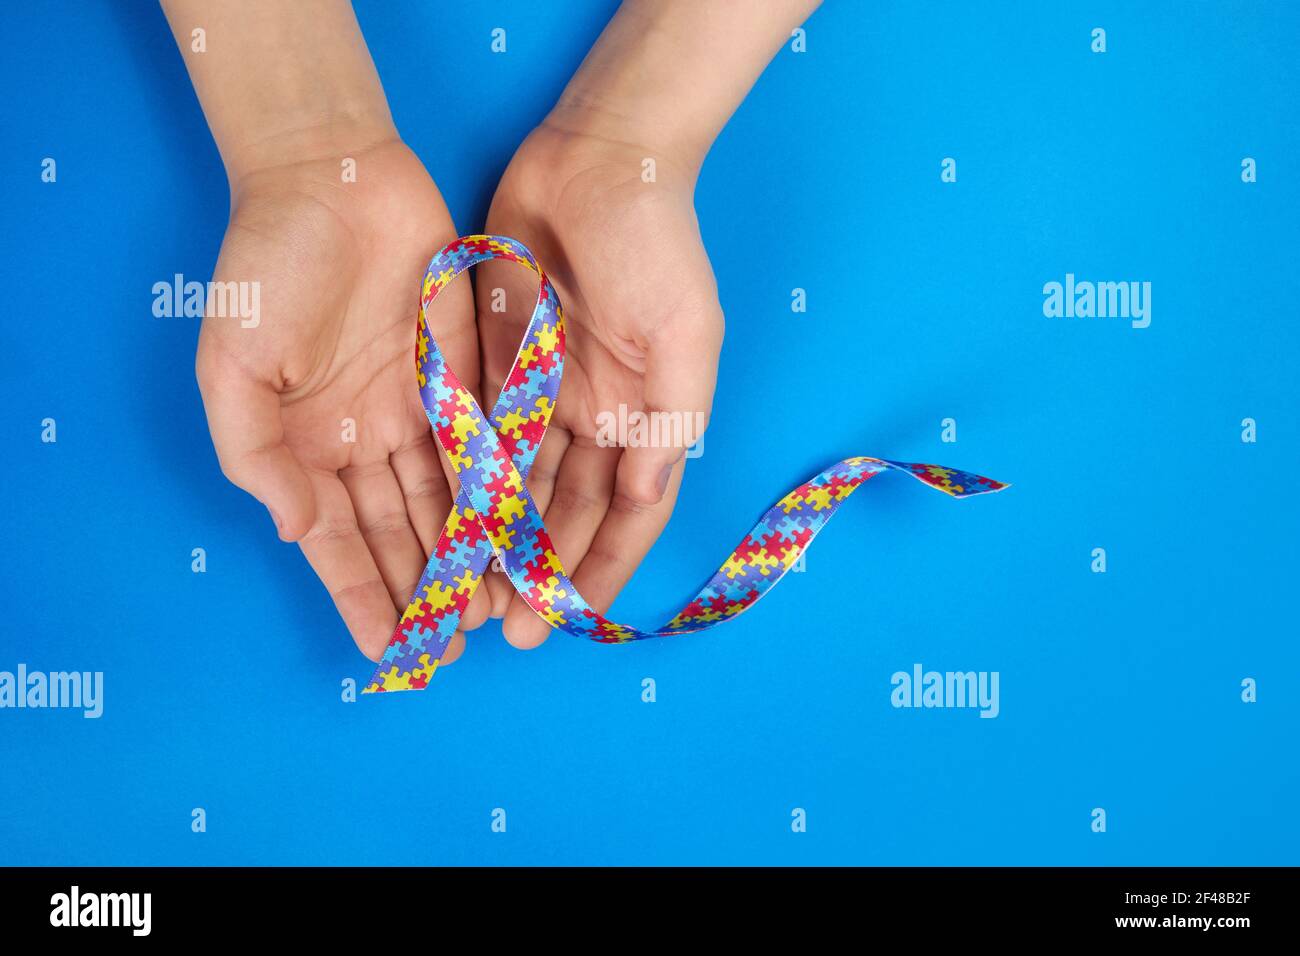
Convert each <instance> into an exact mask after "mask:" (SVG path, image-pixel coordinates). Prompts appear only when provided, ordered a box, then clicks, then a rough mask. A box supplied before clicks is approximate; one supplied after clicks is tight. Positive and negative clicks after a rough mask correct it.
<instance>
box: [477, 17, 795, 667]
mask: <svg viewBox="0 0 1300 956" xmlns="http://www.w3.org/2000/svg"><path fill="white" fill-rule="evenodd" d="M817 3H818V0H770V2H765V3H761V4H745V3H725V2H711V3H703V4H701V3H698V2H696V0H661V2H650V0H625V2H624V3H623V5H622V6H621V7H620V8H619V11H618V13H617V14H616V15H615V16H614V18H613V20H611V21H610V23H609V25H608V26H607V27H606V28H605V30H604V32H603V33H602V34H601V36H600V39H599V40H598V41H597V43H596V45H595V46H594V47H593V48H592V50H591V52H590V53H589V54H588V55H587V58H586V59H585V60H584V61H583V64H582V67H581V68H580V69H579V71H578V73H577V74H576V75H575V76H574V78H573V80H572V81H571V82H570V83H569V85H568V87H567V88H566V89H565V91H564V95H563V96H562V97H561V98H560V102H559V104H558V105H557V106H556V108H555V109H554V110H552V111H551V114H550V116H549V117H547V119H546V121H545V122H544V123H543V124H542V125H541V126H540V127H539V128H538V129H537V130H535V131H534V132H533V133H532V135H531V136H529V138H528V139H527V140H526V141H525V142H524V144H523V145H522V146H521V147H520V148H519V151H518V152H517V153H516V154H515V157H514V159H513V160H512V161H511V163H510V166H509V168H508V169H507V170H506V173H505V177H504V178H503V179H502V181H501V185H500V187H499V188H498V190H497V194H496V197H495V198H494V199H493V201H492V209H491V211H490V212H489V213H488V223H487V227H488V232H492V233H499V234H502V235H507V236H513V237H515V238H517V239H520V240H522V241H523V242H524V244H525V245H527V246H528V247H529V248H530V249H532V251H533V252H534V253H535V254H536V255H537V257H538V259H539V260H540V261H541V263H542V266H543V268H545V269H546V271H547V273H548V274H549V275H550V276H551V279H552V280H553V281H554V283H555V286H556V288H557V290H558V291H559V294H560V299H561V301H562V302H563V305H564V313H565V316H566V318H567V320H568V329H569V337H568V361H567V364H566V366H565V370H564V381H563V384H562V385H561V386H560V397H559V400H558V402H557V404H556V409H555V417H554V419H553V420H552V422H551V427H550V430H549V431H548V432H547V433H546V438H545V440H544V441H543V442H542V448H541V451H540V452H539V454H538V457H537V462H536V464H534V465H533V470H532V472H531V473H530V475H529V477H528V487H529V489H530V490H531V492H532V494H533V497H534V498H535V499H536V501H537V504H538V507H540V508H541V509H542V512H543V517H544V518H545V519H546V526H547V528H548V529H550V532H551V537H552V539H553V540H554V542H555V546H556V550H557V551H558V552H559V556H560V560H561V561H562V562H563V563H564V566H565V569H566V570H567V571H568V572H569V574H570V575H571V576H572V578H573V583H574V584H575V585H576V586H577V588H578V590H579V591H581V592H582V594H583V596H584V597H585V598H586V599H587V600H588V601H590V602H591V604H592V605H593V606H594V607H595V608H596V609H597V610H598V611H601V612H604V611H606V610H608V608H609V605H610V604H611V603H612V602H613V600H614V598H615V596H616V595H617V594H618V592H619V591H620V590H621V589H622V587H623V585H624V584H626V583H627V581H628V579H629V578H630V577H631V576H632V572H633V571H635V570H636V567H637V565H638V564H640V563H641V559H642V558H644V557H645V555H646V552H647V551H649V549H650V546H651V545H652V544H653V543H654V541H655V539H656V538H657V537H658V536H659V533H660V531H662V530H663V527H664V525H665V524H666V523H667V521H668V516H669V514H670V512H671V511H672V507H673V504H674V502H675V501H676V498H677V489H678V485H679V483H680V481H681V474H682V465H681V458H682V454H683V451H684V449H683V448H681V447H668V448H664V447H628V448H626V449H623V448H618V447H612V448H611V447H600V446H599V445H597V436H598V433H600V432H601V429H600V427H599V426H600V424H601V420H602V419H604V420H608V419H611V418H612V419H614V420H616V421H617V420H618V419H619V417H620V407H622V410H623V411H624V413H625V414H626V415H632V414H634V413H639V412H647V413H655V412H659V413H664V412H666V413H668V414H670V415H673V416H680V417H679V419H678V421H677V423H676V424H677V425H679V426H681V427H679V428H677V429H676V433H677V434H689V431H688V429H689V427H690V426H693V425H694V424H695V422H696V420H697V418H698V419H707V416H708V413H709V408H710V405H711V404H712V401H713V388H714V384H715V382H716V380H717V366H718V352H719V350H720V348H721V345H722V324H723V323H722V309H721V307H720V305H719V304H718V293H717V288H716V285H715V283H714V279H713V269H712V267H711V266H710V264H709V259H708V256H707V255H706V254H705V251H704V246H703V244H702V243H701V241H700V233H699V227H698V225H697V224H696V220H695V209H694V203H693V201H692V194H693V192H694V189H695V179H696V175H697V173H698V171H699V168H700V165H701V164H702V163H703V161H704V157H705V154H706V153H707V152H708V150H709V147H710V145H711V144H712V142H713V139H714V137H715V136H717V134H718V132H719V130H721V129H722V127H723V125H724V124H725V123H726V122H727V120H728V118H729V117H730V116H731V114H732V112H733V111H734V110H735V109H736V107H737V106H738V105H739V104H740V101H741V100H742V99H743V98H744V96H745V94H746V93H747V92H748V90H749V88H750V86H751V85H752V84H753V83H754V81H755V80H756V79H757V78H758V75H759V74H760V73H761V72H762V71H763V67H764V66H766V65H767V62H768V60H770V59H771V57H772V56H773V55H774V54H775V53H776V52H777V50H779V49H780V48H781V46H782V45H783V44H784V43H786V42H787V41H788V40H789V39H790V36H791V31H792V30H793V29H794V28H795V27H797V26H798V25H799V24H800V23H801V22H803V19H804V18H805V17H807V16H808V14H809V13H811V12H812V11H813V9H815V8H816V6H817ZM480 271H481V275H480V276H479V281H478V283H477V285H476V288H477V290H478V316H479V340H480V343H481V347H482V349H483V372H484V383H483V392H484V399H485V400H486V401H487V402H488V403H489V405H490V404H491V402H492V401H494V400H495V398H496V395H497V393H498V391H499V390H500V387H501V382H502V379H503V378H504V376H505V375H506V374H507V372H508V370H509V368H510V364H511V361H512V360H513V358H514V355H515V350H516V349H517V348H518V346H519V342H520V339H521V337H522V334H523V329H524V326H525V324H526V322H527V319H528V315H529V310H530V307H531V305H532V302H533V301H534V298H533V297H535V295H536V289H535V288H534V287H532V286H530V284H529V283H528V282H527V281H526V279H527V276H526V274H524V275H521V274H520V273H521V270H519V269H517V268H511V267H510V266H509V264H500V263H487V264H485V265H484V266H482V267H481V270H480ZM495 289H503V290H505V292H506V297H505V306H506V311H505V312H502V311H500V310H499V308H498V309H495V310H494V306H498V307H499V305H500V302H499V297H498V296H496V295H495V294H494V290H495ZM652 431H659V429H653V428H652ZM665 431H667V432H668V433H670V434H672V433H673V431H674V430H673V429H672V428H671V427H670V428H667V429H665ZM691 437H696V436H694V435H691ZM487 586H488V589H489V591H490V592H491V595H492V613H493V615H495V616H502V615H504V616H505V623H504V625H503V629H504V631H505V636H506V639H507V640H508V641H510V643H512V644H514V645H515V646H516V647H535V646H536V645H538V644H540V643H541V642H542V641H544V640H545V639H546V635H547V634H548V633H549V628H548V627H547V626H546V624H545V623H544V622H542V621H541V620H540V619H538V618H537V616H536V615H534V614H533V612H532V611H531V610H530V609H529V608H528V606H527V605H526V604H524V602H523V601H522V600H521V599H520V598H518V597H517V596H512V595H513V590H512V588H511V587H510V585H509V583H508V582H507V581H506V579H505V578H504V577H503V576H501V575H491V574H489V575H488V578H487Z"/></svg>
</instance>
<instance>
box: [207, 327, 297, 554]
mask: <svg viewBox="0 0 1300 956" xmlns="http://www.w3.org/2000/svg"><path fill="white" fill-rule="evenodd" d="M195 371H196V374H197V376H198V380H199V391H200V392H201V393H202V395H203V408H204V410H205V411H206V412H207V416H208V430H209V431H211V432H212V444H213V445H214V446H215V448H216V450H217V459H218V461H220V462H221V471H222V472H223V473H224V474H225V476H226V477H227V478H228V479H230V481H231V482H232V483H233V484H235V485H236V486H238V487H240V488H242V489H243V490H244V491H247V492H248V493H249V494H250V495H252V496H253V497H254V498H256V499H257V500H258V501H260V502H262V504H263V505H265V506H266V509H267V510H268V511H269V512H270V513H271V518H272V519H273V520H274V521H275V526H276V530H277V531H278V532H279V534H280V539H281V540H282V541H297V540H298V539H299V538H301V537H302V536H303V535H304V534H306V533H307V529H308V528H310V527H311V526H312V522H313V520H314V519H315V513H316V503H315V499H314V498H313V495H312V485H311V482H310V481H309V480H308V478H307V473H306V472H305V471H303V468H302V466H301V465H300V464H299V463H298V459H296V458H295V457H294V456H293V452H291V451H290V450H289V448H288V446H287V445H285V443H284V426H283V423H282V422H281V419H280V396H279V394H278V393H277V392H276V391H275V389H274V388H273V387H272V386H271V384H270V383H269V382H262V381H257V380H255V379H254V378H252V377H251V376H250V375H249V374H248V373H246V372H245V371H244V370H243V369H240V368H238V367H237V366H235V365H233V363H230V362H227V361H225V360H224V359H223V357H222V355H221V354H220V353H219V352H217V351H216V350H215V349H214V348H210V347H208V346H207V344H206V343H200V346H199V351H198V357H197V359H196V361H195Z"/></svg>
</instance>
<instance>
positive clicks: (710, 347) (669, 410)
mask: <svg viewBox="0 0 1300 956" xmlns="http://www.w3.org/2000/svg"><path fill="white" fill-rule="evenodd" d="M721 350H722V309H721V308H720V307H719V306H717V305H716V304H715V305H713V306H712V307H710V308H709V309H708V310H707V311H704V312H698V311H696V312H691V313H683V314H679V317H678V318H677V319H675V320H674V321H673V322H670V323H665V325H664V326H663V327H662V328H661V329H659V330H658V331H657V333H656V335H655V337H654V339H652V340H651V342H650V345H649V348H648V349H647V351H646V367H645V390H644V396H643V404H644V406H645V408H644V414H645V416H646V421H645V425H644V429H643V430H638V431H639V434H637V435H636V436H635V437H636V439H637V440H635V441H634V440H633V437H634V436H633V429H632V427H631V426H629V429H628V431H629V435H628V439H629V440H628V447H627V448H626V449H625V450H624V452H623V457H622V459H621V460H620V461H619V465H618V478H617V481H616V485H615V491H616V492H617V493H618V494H621V495H623V496H624V497H626V498H628V499H630V500H632V501H634V502H638V503H640V504H646V505H653V504H657V503H658V502H659V501H661V500H662V499H663V496H664V492H665V490H666V489H667V487H668V479H669V476H670V475H671V473H672V470H673V466H674V465H676V464H677V462H678V461H680V460H681V458H682V456H683V455H684V454H685V452H686V448H687V447H688V446H689V445H692V444H694V443H695V442H697V441H698V440H699V439H700V438H701V437H703V434H704V429H705V428H706V427H707V426H708V422H709V411H710V409H711V408H712V405H713V390H714V387H715V386H716V385H717V381H718V354H719V353H720V352H721ZM642 437H644V440H641V439H642Z"/></svg>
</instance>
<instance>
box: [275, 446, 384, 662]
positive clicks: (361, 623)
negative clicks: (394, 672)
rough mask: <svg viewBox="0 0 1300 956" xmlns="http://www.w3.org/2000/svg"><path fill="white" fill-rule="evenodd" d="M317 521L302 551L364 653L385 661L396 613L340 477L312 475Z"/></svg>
mask: <svg viewBox="0 0 1300 956" xmlns="http://www.w3.org/2000/svg"><path fill="white" fill-rule="evenodd" d="M308 477H309V479H310V480H311V483H312V491H313V493H314V495H315V497H316V520H315V522H314V523H313V524H312V526H311V528H310V529H309V530H308V531H307V533H306V534H305V535H303V537H302V540H301V541H299V542H298V546H299V547H301V548H302V553H303V554H304V555H306V557H307V560H308V562H309V563H310V564H311V566H312V569H313V570H314V571H315V572H316V576H317V577H319V578H320V579H321V583H322V584H324V585H325V589H326V590H327V591H329V594H330V597H331V598H333V599H334V606H335V607H336V608H338V612H339V616H340V617H341V618H343V623H344V624H346V625H347V627H348V631H350V632H351V634H352V639H353V640H354V641H356V642H357V647H358V648H360V650H361V653H363V654H365V655H366V656H367V657H369V658H370V659H371V660H372V661H377V660H379V659H380V657H382V656H383V653H384V648H385V647H387V646H388V640H389V638H391V637H392V635H393V629H394V628H395V627H396V626H397V611H396V610H395V609H394V607H393V598H392V595H391V594H390V593H389V590H388V586H387V585H386V584H384V579H383V577H382V576H381V575H380V573H379V567H378V566H377V565H376V564H375V559H374V557H373V556H372V555H371V553H370V549H369V548H368V547H366V542H365V539H363V538H362V537H361V529H360V527H359V526H358V525H357V516H356V514H355V512H354V511H353V510H352V500H351V498H350V497H349V496H348V490H347V489H346V488H345V487H344V486H343V482H342V481H340V480H339V478H338V476H337V475H334V474H331V473H328V472H322V471H311V472H309V473H308Z"/></svg>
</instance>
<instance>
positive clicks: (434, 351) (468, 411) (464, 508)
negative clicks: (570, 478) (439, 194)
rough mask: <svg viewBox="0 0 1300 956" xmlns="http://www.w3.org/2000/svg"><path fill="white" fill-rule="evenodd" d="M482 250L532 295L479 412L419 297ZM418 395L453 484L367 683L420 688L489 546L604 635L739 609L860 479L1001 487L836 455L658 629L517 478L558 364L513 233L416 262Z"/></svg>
mask: <svg viewBox="0 0 1300 956" xmlns="http://www.w3.org/2000/svg"><path fill="white" fill-rule="evenodd" d="M488 259H509V260H511V261H513V262H517V263H519V264H520V265H523V266H525V267H527V268H529V269H531V270H532V271H533V272H534V273H536V274H537V277H538V280H539V282H538V293H537V305H536V307H535V308H534V310H533V315H532V319H531V320H530V322H529V324H528V329H527V331H526V332H525V334H524V340H523V343H522V344H521V345H520V347H519V353H518V354H517V355H516V356H515V362H514V366H513V367H512V368H511V370H510V375H509V377H508V378H507V379H506V382H505V385H504V386H502V389H501V394H500V395H499V396H497V400H496V404H495V405H493V406H492V411H491V413H490V415H484V414H483V411H482V409H480V408H479V406H478V404H477V403H476V402H475V400H474V397H473V396H472V395H470V393H469V392H468V391H467V390H466V389H465V387H464V386H463V385H461V383H460V380H459V379H458V378H457V377H456V374H455V372H453V371H452V370H451V369H450V368H449V367H448V366H447V363H446V361H445V360H444V358H443V355H442V353H441V351H440V350H439V349H438V344H437V342H435V341H434V340H433V337H432V335H430V334H429V331H428V328H427V323H426V322H425V310H426V309H427V308H428V306H429V303H431V302H432V301H433V299H434V298H435V297H436V296H437V295H438V293H439V292H440V291H441V290H442V289H443V288H444V287H446V286H447V284H448V283H450V282H451V281H452V280H453V279H455V278H456V276H458V275H460V274H461V273H462V272H464V271H465V270H466V269H468V268H470V267H471V266H473V265H476V264H477V263H480V262H484V261H486V260H488ZM416 368H417V370H418V378H419V383H420V397H421V399H422V400H423V402H424V408H425V412H426V413H427V414H428V417H429V422H430V424H431V425H432V426H433V432H434V435H435V436H436V437H437V439H438V442H439V443H440V444H441V445H442V447H443V449H444V450H445V451H446V453H447V457H448V458H449V459H450V461H451V464H452V467H453V468H454V469H455V471H456V474H457V475H458V476H459V479H460V492H459V495H458V496H457V498H456V502H455V504H454V505H453V507H452V510H451V513H450V514H449V515H448V516H447V523H446V524H445V525H444V526H443V529H442V534H441V535H440V536H439V538H438V542H437V544H436V545H435V546H434V549H433V553H432V554H431V555H430V556H429V563H428V566H427V567H426V568H425V569H424V574H423V575H422V576H421V578H420V583H419V584H418V585H417V586H416V589H415V594H414V595H413V596H412V598H411V603H410V604H409V605H408V606H407V608H406V611H405V613H403V614H402V619H401V621H400V622H399V623H398V625H397V628H396V630H395V631H394V632H393V636H392V639H391V641H390V642H389V645H388V648H387V650H386V652H385V653H384V657H383V660H382V661H381V662H380V664H379V667H378V669H377V670H376V671H375V673H374V676H373V677H371V679H370V682H369V684H368V685H367V687H366V689H365V692H366V693H375V692H381V691H394V690H422V689H423V688H424V687H425V686H426V685H427V684H428V682H429V678H430V677H431V676H432V675H433V672H434V670H435V668H437V666H438V662H439V660H440V658H441V656H442V653H443V650H444V649H445V648H446V647H447V642H448V641H450V640H451V637H452V635H453V634H455V633H456V628H457V626H458V625H459V623H460V616H461V614H462V613H463V612H464V610H465V608H466V606H467V605H468V604H469V600H470V597H471V596H472V595H473V594H474V589H475V588H477V587H478V584H479V581H480V579H481V577H482V575H483V573H484V572H485V571H486V570H487V568H488V564H489V562H491V560H492V556H493V554H495V555H496V556H497V557H498V558H499V559H500V562H501V567H502V569H503V570H504V571H505V573H506V574H507V575H508V576H509V578H510V581H511V583H512V584H513V585H514V588H515V590H516V591H518V592H519V594H520V596H521V597H522V598H523V599H524V601H525V602H527V604H528V606H529V607H531V608H532V609H533V610H534V611H535V612H536V613H537V615H538V616H539V617H541V618H542V619H543V620H544V621H546V623H548V624H550V625H551V626H552V627H554V628H558V629H560V630H562V631H566V632H568V633H569V634H573V635H575V636H577V637H585V638H587V639H589V640H593V641H598V642H600V643H603V644H623V643H626V642H628V641H637V640H641V639H643V638H647V637H671V636H673V635H678V634H689V633H692V632H695V631H703V630H706V629H708V628H710V627H713V626H714V625H716V624H720V623H722V622H723V621H728V620H730V619H731V618H733V617H736V616H737V615H739V614H741V613H742V612H743V611H745V609H747V608H748V607H750V606H751V605H752V604H753V603H754V602H755V601H757V600H758V599H759V598H760V597H762V596H763V595H764V594H765V593H767V591H768V590H770V589H771V588H772V586H773V585H775V584H776V582H777V581H779V580H781V578H782V576H783V575H784V574H785V573H786V571H788V570H789V569H790V568H791V567H792V566H793V565H794V563H795V561H796V560H797V559H798V557H799V555H800V554H802V553H803V551H804V549H805V548H807V547H808V544H809V543H810V542H811V541H812V539H813V537H814V536H816V534H817V532H818V531H820V530H821V529H822V528H823V527H825V526H826V523H827V522H828V521H829V520H830V518H831V515H833V514H834V513H835V511H836V509H838V508H839V506H840V504H841V503H842V502H843V501H844V500H845V499H846V498H848V496H849V495H851V494H852V493H853V492H854V490H855V489H857V488H858V487H859V486H860V485H862V483H863V482H865V481H866V480H867V479H868V478H871V477H873V476H875V475H878V474H880V473H881V472H883V471H887V470H891V469H892V470H896V471H902V472H905V473H907V474H909V475H911V476H912V477H914V478H917V479H919V480H920V481H923V482H925V483H926V484H927V485H930V486H931V487H932V488H937V489H938V490H939V491H942V492H943V493H944V494H947V495H951V496H952V497H954V498H968V497H970V496H971V495H981V494H986V493H988V492H992V491H1001V490H1002V489H1003V488H1005V487H1007V486H1006V485H1005V484H1003V483H1002V482H998V481H993V480H992V479H989V478H981V477H980V476H979V475H973V474H970V473H969V472H965V471H957V470H955V469H952V468H941V467H939V466H938V465H919V464H907V463H904V462H897V461H886V460H884V459H880V458H847V459H845V460H844V461H839V462H836V463H835V464H833V465H831V466H829V467H828V468H826V469H825V470H823V471H822V472H821V473H819V474H817V475H814V476H813V477H812V478H810V479H809V480H808V481H806V482H804V483H803V484H802V485H800V486H799V487H798V488H795V489H794V490H793V491H791V492H790V493H789V494H787V495H786V496H785V497H784V498H782V499H781V500H780V501H778V502H777V503H776V504H775V505H773V506H772V507H771V508H770V509H769V510H768V511H767V513H766V514H764V515H763V517H762V518H761V519H759V522H758V524H757V525H755V526H754V528H753V530H752V531H750V533H749V534H748V535H746V536H745V539H744V540H743V541H741V542H740V545H739V546H738V547H737V548H736V550H735V551H733V552H732V553H731V555H730V557H728V558H727V560H726V561H725V562H723V564H722V567H720V568H719V569H718V571H717V573H716V574H714V575H713V577H712V578H710V579H709V581H708V583H707V584H705V585H704V587H703V588H702V589H701V590H700V592H699V594H697V595H696V596H695V597H694V598H693V599H692V600H691V601H690V603H688V604H687V605H686V606H685V607H684V608H682V609H681V611H679V612H678V613H677V615H676V616H675V617H673V618H672V620H670V621H669V622H668V623H667V624H664V625H663V626H662V627H660V628H659V629H658V630H654V631H642V630H638V629H636V628H634V627H628V626H627V625H625V624H618V623H615V622H614V621H611V620H609V619H608V618H606V617H605V616H604V615H602V614H600V613H599V612H597V611H596V610H595V609H594V608H593V607H591V605H590V604H588V603H587V602H586V601H585V600H584V599H583V597H582V595H581V594H579V593H578V591H577V589H576V588H575V587H574V586H573V582H572V581H571V580H570V579H569V575H568V574H567V573H566V572H565V570H564V568H563V567H562V566H561V564H560V559H559V557H558V556H557V555H556V553H555V548H554V546H553V545H552V544H551V539H550V535H548V534H547V531H546V526H545V525H544V524H543V523H542V517H541V514H540V512H539V511H538V510H537V506H536V505H535V504H534V503H533V499H532V497H531V496H530V495H529V493H528V489H527V488H526V487H525V484H524V479H525V478H526V477H527V476H528V471H529V469H530V468H531V467H532V465H533V460H534V459H535V458H536V456H537V451H538V448H539V447H540V446H541V443H542V437H543V436H544V435H545V434H546V428H547V425H548V424H549V423H550V420H551V414H552V413H553V412H554V410H555V400H556V396H557V395H558V394H559V389H560V378H561V376H562V375H563V374H564V315H563V313H562V311H561V309H560V300H559V298H558V297H557V296H556V294H555V289H554V287H553V286H552V285H551V282H550V280H549V279H548V278H547V277H546V273H545V272H543V271H542V268H541V266H540V265H538V263H537V260H536V259H534V258H533V255H532V253H531V252H529V251H528V249H527V248H526V247H525V246H524V245H523V244H522V243H520V242H518V241H516V240H514V239H507V238H503V237H500V236H467V237H464V238H461V239H457V240H456V241H455V242H453V243H451V245H449V246H447V247H446V248H445V249H443V250H442V251H441V252H439V253H438V254H437V255H436V256H434V257H433V261H432V262H430V263H429V269H428V271H427V272H426V273H425V276H424V285H423V290H422V294H421V297H420V316H419V326H418V332H417V342H416Z"/></svg>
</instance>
